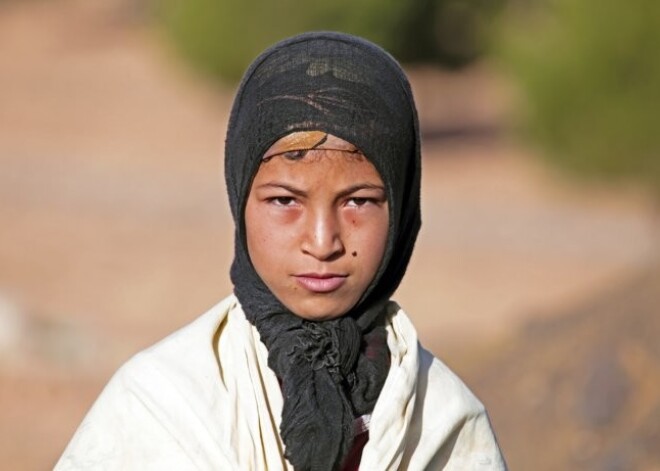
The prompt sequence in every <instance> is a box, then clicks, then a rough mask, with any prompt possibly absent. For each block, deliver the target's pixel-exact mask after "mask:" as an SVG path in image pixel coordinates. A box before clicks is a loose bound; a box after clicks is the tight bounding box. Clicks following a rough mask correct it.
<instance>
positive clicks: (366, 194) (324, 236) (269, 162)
mask: <svg viewBox="0 0 660 471" xmlns="http://www.w3.org/2000/svg"><path fill="white" fill-rule="evenodd" d="M388 219H389V213H388V203H387V197H386V194H385V189H384V185H383V182H382V179H381V178H380V175H379V174H378V171H377V170H376V168H375V167H374V166H373V164H372V163H371V162H369V161H368V160H367V159H366V158H365V157H364V156H363V155H362V154H359V153H351V152H347V151H342V150H313V151H309V152H307V153H306V154H305V155H304V157H302V158H296V159H291V158H289V157H287V156H286V155H277V156H274V157H272V158H269V159H266V160H264V161H263V162H262V164H261V166H260V168H259V170H258V171H257V174H256V175H255V178H254V180H253V182H252V187H251V189H250V194H249V196H248V200H247V204H246V209H245V225H246V234H247V243H248V252H249V255H250V259H251V261H252V264H253V265H254V268H255V270H256V271H257V273H258V274H259V276H260V277H261V279H262V280H263V281H264V283H265V284H266V285H267V286H268V288H269V289H270V290H271V291H272V293H273V294H274V295H275V296H276V297H277V298H278V299H279V300H280V301H281V302H282V304H284V305H285V306H286V307H287V308H288V309H290V310H291V311H292V312H293V313H295V314H296V315H298V316H300V317H303V318H305V319H308V320H327V319H334V318H337V317H340V316H342V315H343V314H345V313H346V312H347V311H348V310H350V309H351V308H352V307H353V306H354V305H355V304H356V303H357V302H358V301H359V299H360V297H361V295H362V293H363V292H364V291H365V290H366V288H367V287H368V286H369V283H370V282H371V281H372V279H373V278H374V276H375V274H376V272H377V270H378V268H379V266H380V262H381V259H382V257H383V253H384V250H385V245H386V241H387V229H388Z"/></svg>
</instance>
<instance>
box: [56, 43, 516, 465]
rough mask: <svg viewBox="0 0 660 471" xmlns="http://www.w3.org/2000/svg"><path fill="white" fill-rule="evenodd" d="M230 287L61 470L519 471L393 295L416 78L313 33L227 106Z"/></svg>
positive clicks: (154, 358) (412, 184)
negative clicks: (509, 466)
mask: <svg viewBox="0 0 660 471" xmlns="http://www.w3.org/2000/svg"><path fill="white" fill-rule="evenodd" d="M225 176H226V182H227V189H228V193H229V202H230V205H231V210H232V215H233V217H234V221H235V229H236V230H235V256H234V262H233V264H232V267H231V279H232V282H233V283H234V294H233V295H231V296H229V297H228V298H226V299H225V300H223V301H222V302H220V304H218V305H217V306H215V307H214V308H212V309H211V310H210V311H209V312H207V313H206V314H204V315H202V316H201V317H200V318H198V319H197V320H196V321H194V322H193V323H192V324H190V325H188V326H187V327H185V328H183V329H181V330H180V331H178V332H176V333H174V334H172V335H171V336H170V337H168V338H166V339H165V340H163V341H161V342H160V343H158V344H156V345H155V346H153V347H151V348H150V349H148V350H146V351H144V352H141V353H139V354H138V355H136V356H135V357H134V358H132V359H131V360H130V361H128V362H127V363H126V364H125V365H124V366H123V367H122V368H121V369H120V370H119V371H118V372H117V373H116V374H115V376H114V377H113V378H112V380H111V381H110V383H109V384H108V385H107V386H106V388H105V390H104V391H103V393H102V394H101V396H100V397H99V399H98V400H97V401H96V403H95V404H94V406H93V407H92V409H91V411H90V412H89V413H88V415H87V417H86V418H85V419H84V421H83V423H82V424H81V426H80V428H79V429H78V431H77V432H76V434H75V436H74V437H73V439H72V441H71V443H70V444H69V446H68V447H67V449H66V450H65V452H64V454H63V456H62V457H61V459H60V461H59V462H58V464H57V466H56V469H59V470H65V469H88V468H94V469H122V470H124V469H139V470H143V469H177V470H182V469H223V470H224V469H226V470H283V469H294V470H296V471H302V470H314V471H321V470H323V471H334V470H344V469H358V467H359V469H362V470H394V469H410V470H425V469H446V470H475V469H489V470H490V469H493V470H501V469H505V464H504V461H503V459H502V456H501V454H500V451H499V448H498V445H497V442H496V440H495V437H494V435H493V432H492V430H491V427H490V424H489V420H488V417H487V415H486V412H485V410H484V408H483V406H482V405H481V404H480V403H479V401H478V400H477V399H476V398H475V397H474V396H473V395H472V393H471V392H470V391H469V390H468V389H467V387H466V386H465V385H464V384H463V383H462V382H461V381H460V380H459V379H458V378H457V377H456V376H455V375H454V374H453V373H452V372H451V371H450V370H449V369H448V368H447V367H446V366H445V365H444V364H442V363H441V362H440V361H439V360H437V359H435V358H434V357H433V356H432V355H431V354H430V353H429V352H428V351H426V350H425V349H424V348H422V347H421V346H420V345H419V343H418V341H417V335H416V332H415V329H414V327H413V325H412V324H411V322H410V320H409V318H408V317H407V315H406V314H405V313H404V311H403V310H402V309H401V308H400V307H399V306H397V305H396V304H395V303H394V302H392V301H390V300H389V298H390V296H391V295H392V293H393V292H394V291H395V289H396V288H397V286H398V285H399V283H400V281H401V278H402V277H403V274H404V272H405V270H406V266H407V264H408V261H409V259H410V256H411V253H412V249H413V245H414V242H415V238H416V236H417V232H418V230H419V227H420V205H419V192H420V140H419V129H418V122H417V114H416V111H415V106H414V102H413V98H412V94H411V91H410V86H409V84H408V81H407V79H406V77H405V75H404V73H403V72H402V70H401V68H400V66H399V65H398V64H397V62H396V61H395V60H394V59H393V58H392V57H391V56H390V55H388V54H387V53H386V52H385V51H383V50H382V49H380V48H379V47H377V46H375V45H374V44H372V43H369V42H367V41H365V40H363V39H360V38H356V37H353V36H349V35H345V34H339V33H327V32H322V33H307V34H303V35H299V36H296V37H293V38H290V39H288V40H285V41H282V42H280V43H278V44H276V45H275V46H273V47H271V48H270V49H268V50H267V51H265V52H264V53H263V54H262V55H261V56H259V57H258V58H257V59H256V60H255V62H254V63H253V64H252V66H251V67H250V68H249V69H248V71H247V72H246V74H245V76H244V78H243V80H242V83H241V85H240V88H239V90H238V93H237V96H236V99H235V101H234V106H233V109H232V112H231V117H230V121H229V129H228V133H227V140H226V149H225Z"/></svg>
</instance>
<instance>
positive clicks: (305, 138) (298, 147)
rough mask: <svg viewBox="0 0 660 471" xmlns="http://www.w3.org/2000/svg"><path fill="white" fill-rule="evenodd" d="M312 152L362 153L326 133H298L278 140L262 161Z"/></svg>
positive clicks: (353, 146) (342, 140)
mask: <svg viewBox="0 0 660 471" xmlns="http://www.w3.org/2000/svg"><path fill="white" fill-rule="evenodd" d="M310 150H337V151H344V152H350V153H355V154H358V153H361V152H360V150H359V149H358V148H357V147H356V146H355V145H353V144H351V143H350V142H348V141H345V140H344V139H341V138H339V137H337V136H333V135H332V134H328V133H326V132H324V131H297V132H293V133H290V134H287V135H286V136H284V137H282V138H280V139H278V140H277V141H276V142H275V143H274V144H273V145H272V146H270V147H269V148H268V150H267V151H266V152H265V153H264V155H263V157H262V160H269V159H270V158H272V157H275V156H276V155H281V154H287V153H295V152H304V151H310Z"/></svg>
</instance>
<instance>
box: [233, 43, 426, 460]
mask: <svg viewBox="0 0 660 471" xmlns="http://www.w3.org/2000/svg"><path fill="white" fill-rule="evenodd" d="M300 131H322V132H324V133H328V134H331V135H334V136H337V137H339V138H341V139H343V140H345V141H348V142H349V143H351V144H353V145H354V146H356V147H357V148H358V149H359V150H360V151H361V152H362V153H363V154H364V155H365V156H366V157H367V159H369V160H370V161H371V162H372V163H373V164H374V166H375V167H376V169H377V170H378V172H379V173H380V176H381V178H382V180H383V183H384V184H385V190H386V194H387V198H388V207H389V232H388V239H387V245H386V248H385V253H384V256H383V260H382V262H381V265H380V268H379V269H378V272H377V273H376V276H375V278H374V280H373V281H372V282H371V284H370V285H369V286H368V288H367V289H366V291H365V293H364V294H363V295H362V298H361V299H360V300H359V301H358V303H357V304H356V305H355V306H354V307H353V308H352V309H351V310H350V311H349V312H348V313H347V314H345V315H344V316H343V317H340V318H338V319H334V320H328V321H318V322H315V321H307V320H304V319H302V318H300V317H298V316H296V315H295V314H294V313H292V312H290V311H289V310H288V309H287V308H286V307H284V305H283V304H282V303H281V302H280V301H279V300H278V299H277V298H276V297H275V296H274V295H273V294H272V293H271V292H270V290H269V289H268V287H267V286H266V285H265V284H264V282H263V281H262V280H261V278H260V277H259V276H258V274H257V273H256V271H255V269H254V267H253V266H252V263H251V262H250V257H249V254H248V249H247V241H246V233H245V219H244V212H245V205H246V201H247V198H248V194H249V191H250V186H251V183H252V180H253V178H254V175H255V174H256V172H257V170H258V168H259V165H260V163H261V162H262V158H263V157H264V153H265V152H266V151H267V150H268V149H269V148H270V147H271V146H272V145H273V143H275V142H276V141H278V140H279V139H280V138H282V137H284V136H287V135H290V134H292V133H296V132H300ZM301 150H304V149H301ZM225 178H226V183H227V191H228V194H229V202H230V206H231V211H232V215H233V217H234V221H235V225H236V234H235V253H234V261H233V264H232V267H231V279H232V282H233V284H234V291H235V294H236V296H237V298H238V300H239V301H240V303H241V305H242V307H243V310H244V311H245V314H246V317H247V319H248V320H249V321H250V322H251V323H252V324H253V325H255V327H256V328H257V330H258V331H259V334H260V336H261V340H262V342H263V343H264V344H265V345H266V347H267V349H268V364H269V366H270V368H271V369H272V370H273V371H274V372H275V373H276V375H277V376H278V378H279V380H280V382H281V385H282V391H283V395H284V407H283V411H282V422H281V426H280V433H281V436H282V440H283V442H284V445H285V448H286V451H285V455H286V457H287V459H288V460H289V461H290V462H291V464H292V465H293V466H294V468H295V469H296V470H298V471H301V470H314V471H317V470H318V471H321V470H328V471H330V470H334V469H337V468H338V467H339V466H341V463H342V461H343V459H344V458H345V456H346V454H347V452H348V451H349V449H350V446H351V444H352V440H353V420H354V417H356V416H359V415H362V414H365V413H370V412H371V410H372V409H373V406H374V404H375V403H376V400H377V399H378V395H379V393H380V390H381V388H382V386H383V383H384V381H385V377H386V376H387V371H388V368H389V352H388V350H387V344H386V338H385V329H384V327H383V319H384V316H385V313H384V310H385V309H384V306H385V303H386V302H387V300H388V299H389V297H390V296H391V295H392V293H393V292H394V290H395V289H396V288H397V286H398V285H399V283H400V281H401V278H402V277H403V274H404V272H405V270H406V267H407V265H408V261H409V260H410V256H411V253H412V249H413V245H414V243H415V239H416V237H417V232H418V231H419V227H420V224H421V222H420V203H419V192H420V140H419V130H418V121H417V112H416V110H415V105H414V102H413V97H412V92H411V90H410V85H409V83H408V80H407V79H406V76H405V74H404V73H403V71H402V69H401V67H400V66H399V64H398V63H397V62H396V60H395V59H393V58H392V56H390V55H389V54H388V53H387V52H385V51H384V50H383V49H381V48H380V47H378V46H376V45H375V44H373V43H370V42H368V41H366V40H364V39H361V38H357V37H354V36H350V35H347V34H342V33H333V32H313V33H305V34H301V35H298V36H294V37H292V38H289V39H286V40H284V41H281V42H279V43H277V44H275V45H274V46H272V47H271V48H269V49H268V50H266V51H265V52H263V53H262V54H261V55H260V56H259V57H258V58H257V59H256V60H255V61H254V62H253V63H252V65H251V66H250V67H249V69H248V70H247V72H246V73H245V75H244V77H243V80H242V82H241V84H240V87H239V89H238V92H237V95H236V98H235V100H234V105H233V108H232V111H231V115H230V119H229V126H228V132H227V139H226V145H225Z"/></svg>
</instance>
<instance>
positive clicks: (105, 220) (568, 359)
mask: <svg viewBox="0 0 660 471" xmlns="http://www.w3.org/2000/svg"><path fill="white" fill-rule="evenodd" d="M145 16H148V15H147V12H145V11H144V10H142V9H138V8H134V6H133V5H132V3H131V2H124V1H114V0H99V1H98V2H87V1H84V0H57V1H55V0H52V1H43V0H41V1H40V0H31V1H4V2H0V462H1V463H2V467H3V469H5V468H6V469H25V470H31V469H34V470H37V469H44V468H49V467H51V466H52V465H53V464H54V462H55V460H56V459H57V457H58V456H59V454H60V453H61V451H62V450H63V448H64V446H65V444H66V443H67V441H68V440H69V438H70V436H71V434H72V433H73V431H74V430H75V427H76V426H77V424H78V423H79V422H80V420H81V419H82V416H83V415H84V413H85V411H86V410H87V409H88V408H89V406H90V405H91V403H92V401H93V400H94V398H95V397H96V396H97V395H98V393H99V391H100V390H101V388H102V387H103V385H104V384H105V382H106V381H107V380H108V378H109V377H110V375H111V374H112V372H113V371H114V370H115V369H116V368H117V367H118V366H119V365H120V364H121V363H122V362H123V361H125V360H126V359H127V358H128V357H130V356H131V355H132V354H133V353H135V352H137V351H138V350H140V349H141V348H144V347H146V346H147V345H149V344H151V343H153V342H154V341H156V340H158V339H160V338H162V337H163V336H164V335H166V334H167V333H169V332H171V331H173V330H174V329H176V328H177V327H179V326H182V325H184V324H186V323H187V322H189V321H191V320H192V319H194V318H195V317H196V316H197V315H199V314H200V313H201V312H203V311H204V310H206V309H207V308H208V307H210V306H211V305H213V304H215V303H216V302H217V301H218V300H219V299H221V298H222V297H224V296H225V295H226V294H227V293H229V291H230V290H231V286H230V284H229V280H228V276H227V272H228V267H229V263H230V260H231V251H232V231H233V228H232V224H231V220H230V216H229V211H228V207H227V204H226V196H225V192H224V186H223V185H224V184H223V175H222V149H223V140H224V132H225V126H226V114H227V110H228V106H229V104H230V102H231V98H232V93H233V90H232V89H231V87H229V86H227V87H224V88H223V87H217V86H212V85H211V84H209V83H207V82H206V81H205V80H204V79H203V78H200V77H197V76H195V75H193V74H192V73H191V72H190V71H188V70H187V69H185V68H184V67H183V66H181V65H180V64H179V63H177V62H176V60H174V59H173V54H172V53H171V51H170V50H169V49H168V47H167V46H166V45H164V43H163V42H162V40H161V38H160V37H159V35H158V33H157V32H154V31H153V30H152V29H150V28H147V27H146V22H145V20H144V18H145ZM410 75H411V81H412V83H413V87H414V89H415V93H416V95H417V99H418V102H419V108H420V110H419V111H420V117H421V121H422V127H423V132H424V138H425V141H424V158H425V161H424V166H425V169H424V172H425V173H424V181H423V217H424V224H423V228H422V233H421V235H420V238H419V241H418V244H417V249H416V252H415V255H414V257H413V260H412V263H411V266H410V268H409V271H408V273H407V275H406V278H405V280H404V283H403V285H402V286H401V288H400V290H399V292H398V293H397V295H396V299H397V300H398V301H400V303H401V304H402V305H403V306H404V307H405V308H406V310H407V311H409V312H410V314H411V316H412V317H413V319H414V321H415V323H416V325H417V327H418V330H419V333H420V338H421V339H422V341H423V342H424V343H425V344H426V345H427V346H429V347H430V348H431V349H432V350H433V351H434V352H436V354H438V355H439V356H441V357H442V358H443V359H444V360H445V361H446V362H447V363H448V364H449V365H450V366H452V367H454V368H455V369H456V371H457V372H458V373H459V374H461V375H462V376H463V377H464V378H465V379H466V380H467V382H468V383H469V384H470V385H471V386H472V387H473V388H474V389H475V391H476V392H477V393H478V395H479V396H480V397H481V398H482V399H483V401H484V402H485V403H486V405H487V407H488V408H489V410H490V413H491V417H492V420H493V422H494V425H495V428H496V430H497V431H498V435H499V438H500V441H501V442H502V445H503V447H504V449H505V453H506V455H507V457H508V458H509V460H510V464H511V467H512V469H535V470H536V469H538V470H545V469H547V470H551V469H552V470H554V469H594V470H624V469H625V470H628V469H631V470H657V469H659V466H660V464H659V463H660V458H659V456H658V452H657V450H658V443H660V440H659V439H658V423H660V421H659V417H658V415H659V413H658V398H659V396H660V394H659V388H660V377H659V373H660V372H659V365H660V363H659V362H658V354H659V347H658V342H657V340H656V339H657V338H658V337H659V336H660V331H659V325H658V320H659V318H660V312H659V311H660V299H659V297H658V296H659V293H660V268H659V265H658V250H659V246H660V224H659V222H658V216H657V214H658V210H657V205H656V203H654V201H653V200H652V199H650V198H649V197H648V196H647V194H646V193H645V191H644V190H643V189H640V188H637V187H628V188H623V187H621V186H619V187H612V186H609V185H607V184H602V185H590V186H589V187H586V186H583V185H580V184H579V183H578V182H575V181H571V180H569V179H567V178H565V177H563V176H560V175H558V174H557V173H556V172H555V171H553V170H551V169H549V168H547V167H546V166H545V165H544V164H543V163H541V161H540V160H538V159H537V158H535V156H534V152H533V151H532V150H530V149H529V148H527V147H524V146H521V145H520V144H518V143H516V142H515V141H514V140H512V139H511V138H510V137H509V136H508V132H507V119H508V116H509V113H510V110H511V107H512V106H515V105H514V104H515V101H516V97H515V91H514V90H510V89H509V87H508V85H507V83H506V82H505V81H503V80H502V79H500V78H498V77H497V76H496V75H495V74H493V72H492V69H491V68H490V67H489V66H488V65H486V64H481V65H477V66H474V67H472V68H470V69H468V70H466V71H464V72H462V73H461V74H447V73H443V72H440V71H437V70H433V69H426V68H416V69H411V70H410Z"/></svg>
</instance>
